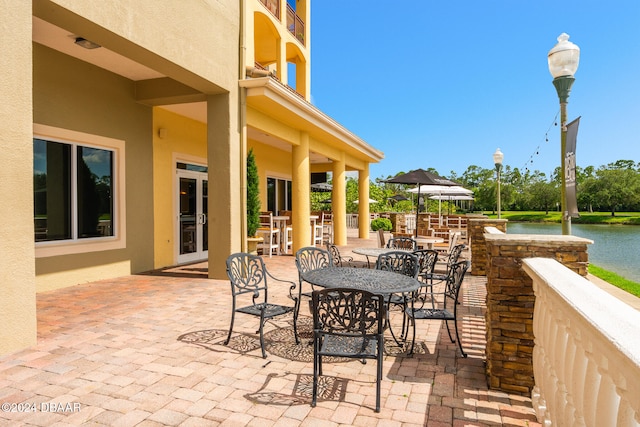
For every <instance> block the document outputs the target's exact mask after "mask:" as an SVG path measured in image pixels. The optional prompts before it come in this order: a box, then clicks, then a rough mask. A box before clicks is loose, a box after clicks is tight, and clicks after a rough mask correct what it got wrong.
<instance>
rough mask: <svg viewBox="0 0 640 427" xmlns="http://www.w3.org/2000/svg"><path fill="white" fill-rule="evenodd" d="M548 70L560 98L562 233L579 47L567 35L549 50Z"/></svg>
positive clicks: (567, 224) (567, 225) (567, 229)
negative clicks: (570, 114) (569, 117)
mask: <svg viewBox="0 0 640 427" xmlns="http://www.w3.org/2000/svg"><path fill="white" fill-rule="evenodd" d="M547 58H548V60H549V72H550V73H551V75H552V76H553V85H554V86H555V87H556V91H557V92H558V98H559V99H560V174H561V175H560V176H561V179H560V204H561V211H562V234H571V217H570V216H569V212H568V210H567V190H566V183H565V180H566V178H567V170H566V169H565V149H566V145H567V103H568V102H569V93H570V92H571V86H572V85H573V82H574V81H575V78H574V77H573V75H574V74H575V73H576V71H577V70H578V63H579V62H580V48H579V47H578V46H576V45H575V44H573V43H571V42H570V41H569V35H568V34H567V33H562V34H560V35H559V36H558V43H557V44H556V45H555V46H554V47H553V49H551V50H550V51H549V54H548V56H547Z"/></svg>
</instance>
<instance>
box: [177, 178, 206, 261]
mask: <svg viewBox="0 0 640 427" xmlns="http://www.w3.org/2000/svg"><path fill="white" fill-rule="evenodd" d="M181 179H189V180H194V181H195V187H196V188H195V211H194V212H188V213H187V214H186V215H188V216H189V217H191V218H186V217H185V216H184V214H183V213H182V210H181V194H180V193H181V185H180V184H181ZM204 184H207V188H208V174H207V173H205V172H196V171H191V170H185V169H176V187H175V188H176V191H175V197H176V199H175V213H176V216H175V230H176V233H175V239H174V241H175V253H176V259H177V263H178V264H184V263H188V262H194V261H200V260H206V259H208V245H207V248H203V243H204V242H205V239H206V240H208V236H207V235H206V230H207V228H208V227H207V223H208V218H207V206H206V203H207V200H206V199H207V197H208V194H207V195H206V196H205V195H204V194H203V189H204ZM207 192H208V190H207ZM185 218H186V219H185ZM185 222H188V223H191V224H189V225H187V226H185V227H184V228H186V227H193V228H192V229H191V230H186V229H183V225H184V223H185ZM187 238H188V239H189V241H190V242H191V243H190V244H191V247H188V243H184V242H183V239H187ZM185 249H187V250H188V251H185Z"/></svg>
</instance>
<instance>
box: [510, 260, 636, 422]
mask: <svg viewBox="0 0 640 427" xmlns="http://www.w3.org/2000/svg"><path fill="white" fill-rule="evenodd" d="M522 267H523V269H524V270H525V272H526V273H527V274H528V275H529V276H530V277H531V278H532V280H533V289H534V292H535V296H536V302H535V308H534V316H533V332H534V336H535V345H534V349H533V372H534V378H535V387H534V388H533V392H532V404H533V407H534V409H535V411H536V414H537V416H538V421H539V422H541V423H542V424H543V425H556V426H563V425H572V426H638V425H640V381H638V379H640V341H639V340H638V325H640V311H638V310H636V309H634V308H632V307H631V306H629V305H627V304H625V303H624V302H622V301H620V300H619V299H617V298H615V297H614V296H612V295H610V294H608V293H607V292H605V291H604V290H602V289H600V288H599V287H597V286H596V285H594V284H593V283H591V282H589V281H588V280H587V279H585V278H583V277H581V276H579V275H578V274H576V273H574V272H572V271H571V270H569V269H568V268H566V267H564V266H562V265H561V264H560V263H558V262H557V261H555V260H553V259H550V258H529V259H525V260H523V265H522Z"/></svg>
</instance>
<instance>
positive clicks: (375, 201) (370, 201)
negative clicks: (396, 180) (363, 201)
mask: <svg viewBox="0 0 640 427" xmlns="http://www.w3.org/2000/svg"><path fill="white" fill-rule="evenodd" d="M353 203H355V204H356V205H357V204H358V203H360V200H354V201H353ZM371 203H378V201H377V200H373V199H369V204H371Z"/></svg>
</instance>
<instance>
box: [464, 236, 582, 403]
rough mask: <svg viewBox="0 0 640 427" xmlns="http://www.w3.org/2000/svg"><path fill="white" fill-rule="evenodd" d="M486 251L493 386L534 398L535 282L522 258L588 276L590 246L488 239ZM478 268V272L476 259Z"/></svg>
mask: <svg viewBox="0 0 640 427" xmlns="http://www.w3.org/2000/svg"><path fill="white" fill-rule="evenodd" d="M484 240H485V241H486V251H487V264H486V265H487V311H486V315H485V317H486V328H487V347H486V350H485V351H486V359H487V364H486V371H487V378H488V381H489V387H490V388H492V389H498V390H502V391H505V392H508V393H519V394H523V395H530V394H531V389H532V388H533V386H534V385H535V383H534V378H533V359H532V353H533V338H534V337H533V308H534V303H535V296H534V293H533V281H532V280H531V278H530V277H529V276H528V275H527V274H526V273H525V272H524V270H523V269H522V259H524V258H532V257H542V258H552V259H555V260H556V261H558V262H559V263H561V264H563V265H564V266H566V267H567V268H569V269H570V270H572V271H574V272H576V273H577V274H579V275H581V276H586V275H587V267H588V264H589V262H588V261H589V257H588V253H587V245H588V244H591V243H593V241H591V240H588V239H584V238H581V237H575V236H563V235H533V234H485V235H484ZM473 262H474V265H473V269H474V270H475V268H476V259H475V255H474V259H473Z"/></svg>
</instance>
